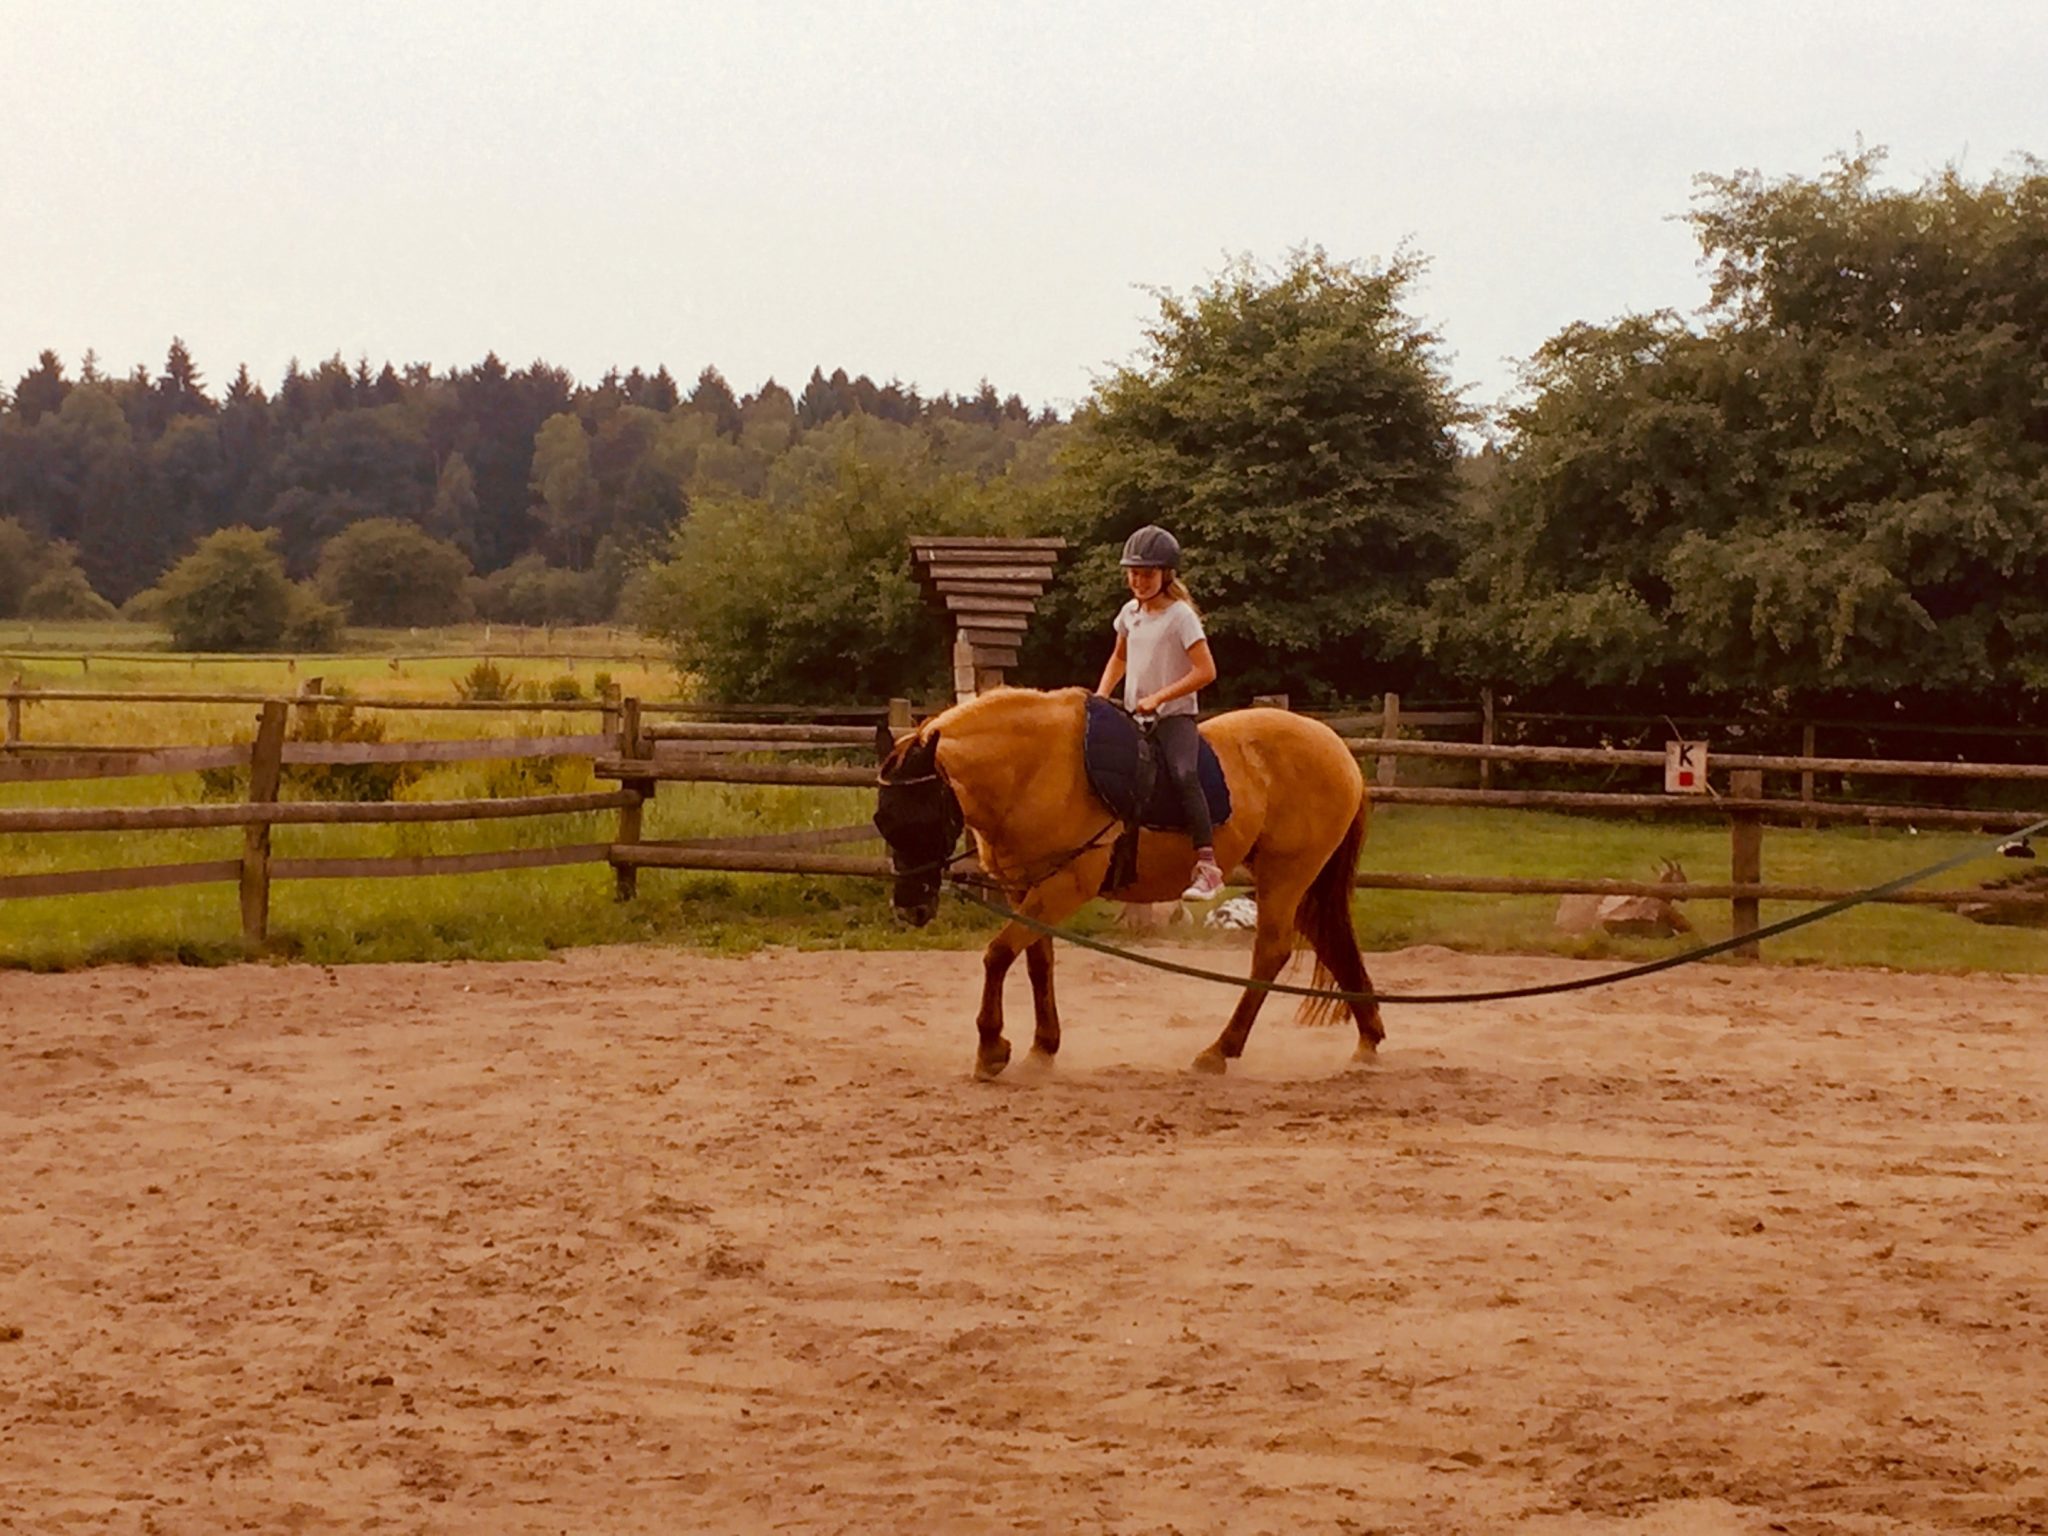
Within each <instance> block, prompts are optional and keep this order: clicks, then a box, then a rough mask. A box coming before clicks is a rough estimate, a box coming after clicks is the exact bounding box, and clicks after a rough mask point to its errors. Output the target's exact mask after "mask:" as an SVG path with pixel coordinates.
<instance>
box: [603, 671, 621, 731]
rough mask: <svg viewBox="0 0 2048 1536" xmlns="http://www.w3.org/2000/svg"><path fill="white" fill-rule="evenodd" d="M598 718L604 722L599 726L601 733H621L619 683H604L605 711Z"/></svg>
mask: <svg viewBox="0 0 2048 1536" xmlns="http://www.w3.org/2000/svg"><path fill="white" fill-rule="evenodd" d="M598 718H599V719H600V721H601V722H602V723H601V724H600V725H599V726H598V730H599V732H600V733H601V734H603V735H606V736H616V735H618V734H619V685H618V684H617V683H606V684H605V685H604V713H603V714H602V715H601V716H599V717H598Z"/></svg>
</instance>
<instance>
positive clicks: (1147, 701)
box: [1134, 693, 1159, 715]
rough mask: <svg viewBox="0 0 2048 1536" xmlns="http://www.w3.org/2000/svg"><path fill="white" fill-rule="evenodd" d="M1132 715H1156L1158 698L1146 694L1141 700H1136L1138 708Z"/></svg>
mask: <svg viewBox="0 0 2048 1536" xmlns="http://www.w3.org/2000/svg"><path fill="white" fill-rule="evenodd" d="M1134 713H1136V714H1140V715H1156V714H1158V713H1159V696H1158V695H1157V694H1153V693H1148V694H1146V695H1145V697H1144V698H1142V699H1140V700H1138V707H1137V709H1136V710H1135V711H1134Z"/></svg>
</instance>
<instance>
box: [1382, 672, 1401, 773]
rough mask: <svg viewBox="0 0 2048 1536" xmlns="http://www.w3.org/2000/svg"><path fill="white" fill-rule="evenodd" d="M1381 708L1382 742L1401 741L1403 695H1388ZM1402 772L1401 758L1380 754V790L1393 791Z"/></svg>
mask: <svg viewBox="0 0 2048 1536" xmlns="http://www.w3.org/2000/svg"><path fill="white" fill-rule="evenodd" d="M1381 707H1382V710H1383V713H1382V714H1381V716H1380V740H1381V741H1398V740H1400V739H1401V695H1399V694H1398V693H1390V694H1388V695H1387V697H1386V700H1385V702H1384V704H1383V705H1382V706H1381ZM1400 772H1401V760H1400V759H1399V758H1397V757H1394V756H1392V755H1391V754H1389V753H1384V752H1383V753H1381V754H1380V760H1379V767H1378V773H1377V777H1378V779H1379V783H1380V788H1382V789H1392V788H1393V787H1394V785H1395V783H1396V781H1397V780H1398V779H1399V777H1400Z"/></svg>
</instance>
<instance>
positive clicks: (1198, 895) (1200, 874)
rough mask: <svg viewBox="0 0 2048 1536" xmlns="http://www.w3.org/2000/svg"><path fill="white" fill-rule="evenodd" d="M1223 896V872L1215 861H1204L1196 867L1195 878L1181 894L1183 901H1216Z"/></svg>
mask: <svg viewBox="0 0 2048 1536" xmlns="http://www.w3.org/2000/svg"><path fill="white" fill-rule="evenodd" d="M1222 894H1223V871H1222V870H1221V869H1219V868H1217V865H1216V861H1215V860H1214V859H1202V860H1200V861H1199V862H1197V863H1196V865H1195V877H1194V879H1192V880H1190V881H1189V882H1188V888H1187V889H1186V890H1184V891H1182V892H1181V893H1180V899H1181V900H1182V901H1214V900H1215V899H1216V898H1217V897H1218V896H1221V895H1222Z"/></svg>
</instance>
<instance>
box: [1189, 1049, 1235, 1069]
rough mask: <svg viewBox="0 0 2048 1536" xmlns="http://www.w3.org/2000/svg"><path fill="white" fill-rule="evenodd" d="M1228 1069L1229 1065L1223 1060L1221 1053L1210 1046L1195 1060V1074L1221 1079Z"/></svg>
mask: <svg viewBox="0 0 2048 1536" xmlns="http://www.w3.org/2000/svg"><path fill="white" fill-rule="evenodd" d="M1229 1069H1230V1063H1229V1062H1228V1061H1226V1060H1225V1059H1224V1056H1223V1053H1222V1052H1221V1051H1219V1050H1217V1049H1216V1048H1215V1047H1214V1046H1211V1047H1210V1048H1209V1049H1208V1050H1206V1051H1204V1052H1202V1054H1201V1055H1199V1056H1197V1057H1196V1058H1195V1070H1196V1071H1197V1072H1207V1073H1208V1074H1209V1075H1210V1076H1211V1077H1221V1076H1222V1075H1223V1074H1224V1073H1225V1072H1227V1071H1228V1070H1229Z"/></svg>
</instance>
